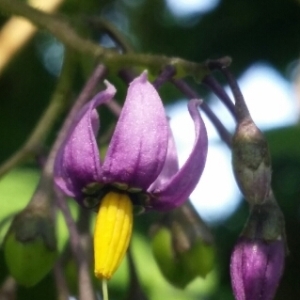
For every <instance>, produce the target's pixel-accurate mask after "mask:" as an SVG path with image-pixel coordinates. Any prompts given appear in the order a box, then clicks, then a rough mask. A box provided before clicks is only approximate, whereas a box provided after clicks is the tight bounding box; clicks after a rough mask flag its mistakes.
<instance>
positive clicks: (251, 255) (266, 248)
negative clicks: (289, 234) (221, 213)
mask: <svg viewBox="0 0 300 300" xmlns="http://www.w3.org/2000/svg"><path fill="white" fill-rule="evenodd" d="M284 258H285V244H284V242H283V240H282V239H278V240H275V241H270V242H269V241H264V240H262V239H249V238H246V237H241V238H240V239H239V240H238V242H237V244H236V245H235V248H234V250H233V253H232V256H231V263H230V273H231V284H232V288H233V292H234V296H235V299H236V300H272V299H273V298H274V296H275V292H276V289H277V286H278V283H279V280H280V278H281V275H282V272H283V268H284Z"/></svg>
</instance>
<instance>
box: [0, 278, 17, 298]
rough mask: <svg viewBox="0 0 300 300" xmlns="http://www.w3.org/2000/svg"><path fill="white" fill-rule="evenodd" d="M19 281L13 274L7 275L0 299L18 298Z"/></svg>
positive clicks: (1, 288) (0, 289)
mask: <svg viewBox="0 0 300 300" xmlns="http://www.w3.org/2000/svg"><path fill="white" fill-rule="evenodd" d="M16 291H17V283H16V281H15V279H14V278H12V277H11V276H8V277H6V279H5V280H4V282H3V283H2V285H1V286H0V299H6V300H14V299H16Z"/></svg>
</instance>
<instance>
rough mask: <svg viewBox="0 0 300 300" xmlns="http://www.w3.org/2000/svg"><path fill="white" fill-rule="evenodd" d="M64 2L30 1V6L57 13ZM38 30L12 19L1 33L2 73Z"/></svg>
mask: <svg viewBox="0 0 300 300" xmlns="http://www.w3.org/2000/svg"><path fill="white" fill-rule="evenodd" d="M63 1H64V0H47V1H45V0H29V1H28V4H29V5H31V6H33V7H38V8H39V9H40V10H43V11H45V12H53V11H55V10H56V9H57V8H58V7H59V6H60V5H61V4H62V2H63ZM36 31H37V28H36V27H35V26H34V25H32V24H31V23H30V22H29V21H28V20H25V19H24V18H19V17H11V18H10V19H9V20H8V21H7V22H6V23H5V24H4V25H3V27H2V28H1V31H0V73H1V71H2V70H3V69H4V68H5V66H6V65H7V64H8V63H9V62H10V61H11V59H12V58H13V57H14V55H15V54H16V53H17V52H18V51H19V50H20V49H21V48H22V47H23V46H24V45H25V44H26V42H27V41H28V40H29V39H30V38H31V37H32V36H33V35H34V33H35V32H36Z"/></svg>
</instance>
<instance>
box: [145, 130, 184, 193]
mask: <svg viewBox="0 0 300 300" xmlns="http://www.w3.org/2000/svg"><path fill="white" fill-rule="evenodd" d="M178 170H179V166H178V155H177V151H176V146H175V141H174V136H173V133H172V130H171V128H170V126H169V142H168V151H167V156H166V160H165V164H164V166H163V169H162V171H161V172H160V174H159V175H158V177H157V178H156V180H155V181H154V182H153V183H152V184H151V186H150V187H149V189H148V192H149V193H151V192H152V191H155V190H160V188H161V187H162V186H163V185H164V184H165V183H166V182H167V181H169V180H170V178H171V177H172V176H173V175H174V174H176V173H177V172H178Z"/></svg>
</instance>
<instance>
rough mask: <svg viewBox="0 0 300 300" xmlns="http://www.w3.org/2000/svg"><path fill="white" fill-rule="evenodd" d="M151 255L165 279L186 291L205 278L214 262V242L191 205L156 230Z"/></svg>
mask: <svg viewBox="0 0 300 300" xmlns="http://www.w3.org/2000/svg"><path fill="white" fill-rule="evenodd" d="M153 231H154V235H153V239H152V251H153V254H154V257H155V259H156V261H157V263H158V265H159V267H160V270H161V272H162V273H163V275H164V276H165V277H166V279H167V280H168V281H169V282H170V283H172V284H173V285H174V286H176V287H180V288H184V287H185V286H186V285H187V284H188V283H190V282H191V281H192V280H193V279H195V278H196V277H198V276H200V277H202V278H205V277H206V275H207V274H208V273H209V272H210V271H211V270H212V268H213V266H214V262H215V249H214V246H213V238H212V235H211V233H210V231H209V230H208V228H207V227H206V225H205V224H204V223H203V221H202V220H201V219H200V217H199V215H198V214H197V213H196V212H195V210H194V208H193V207H192V206H191V204H190V203H189V202H187V203H186V204H184V205H183V206H181V207H180V208H177V209H175V210H173V211H171V212H169V213H166V214H165V216H164V219H163V220H162V221H161V223H160V224H159V225H156V227H155V228H154V230H153Z"/></svg>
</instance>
